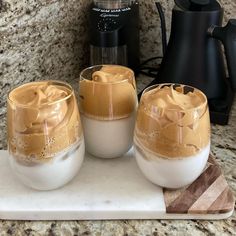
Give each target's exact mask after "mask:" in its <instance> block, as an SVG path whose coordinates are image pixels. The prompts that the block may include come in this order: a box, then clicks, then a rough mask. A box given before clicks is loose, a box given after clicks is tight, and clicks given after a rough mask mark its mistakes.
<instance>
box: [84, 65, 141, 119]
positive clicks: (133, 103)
mask: <svg viewBox="0 0 236 236" xmlns="http://www.w3.org/2000/svg"><path fill="white" fill-rule="evenodd" d="M136 107H137V95H136V87H135V80H134V73H133V71H132V70H130V69H129V68H126V67H123V66H116V65H105V66H102V67H101V69H100V70H98V71H95V72H94V73H93V74H92V75H91V78H85V79H82V80H81V81H80V111H81V112H82V113H83V114H84V115H86V116H88V117H91V118H94V119H98V120H117V119H122V118H125V117H128V116H129V115H130V114H131V113H133V112H134V111H135V109H136Z"/></svg>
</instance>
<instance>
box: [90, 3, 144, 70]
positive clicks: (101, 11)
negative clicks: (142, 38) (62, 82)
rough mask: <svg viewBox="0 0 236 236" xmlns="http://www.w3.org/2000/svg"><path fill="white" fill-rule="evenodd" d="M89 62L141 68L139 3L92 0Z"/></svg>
mask: <svg viewBox="0 0 236 236" xmlns="http://www.w3.org/2000/svg"><path fill="white" fill-rule="evenodd" d="M89 21H90V23H89V30H90V64H91V65H99V64H119V65H125V66H128V67H130V68H132V69H133V70H134V71H135V72H137V71H138V68H139V63H140V62H139V4H138V2H137V1H130V0H105V1H104V0H103V1H101V0H98V1H93V3H92V5H91V8H90V20H89Z"/></svg>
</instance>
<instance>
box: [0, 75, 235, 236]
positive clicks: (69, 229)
mask: <svg viewBox="0 0 236 236" xmlns="http://www.w3.org/2000/svg"><path fill="white" fill-rule="evenodd" d="M151 80H152V79H151V78H149V77H146V76H139V77H138V78H137V87H138V91H141V90H142V89H143V88H144V87H145V86H146V85H147V84H149V83H150V82H151ZM71 84H72V85H73V87H74V89H75V90H76V91H78V80H74V81H72V82H71ZM7 92H8V91H5V93H7ZM0 116H1V121H0V129H1V131H2V132H1V133H0V148H1V149H6V148H7V144H6V143H7V142H6V103H5V101H3V102H2V103H1V104H0ZM235 140H236V99H235V101H234V105H233V109H232V113H231V117H230V120H229V125H227V126H219V125H212V153H213V154H214V155H215V156H216V159H217V161H218V163H219V164H220V166H221V168H222V170H223V172H224V174H225V177H226V179H227V181H228V183H229V185H230V187H231V189H232V190H233V192H234V195H235V196H236V148H235V146H236V145H235V143H236V141H235ZM235 229H236V213H235V212H234V214H233V216H232V217H231V218H229V219H227V220H220V221H206V220H205V221H198V220H184V221H183V220H181V221H179V220H175V221H173V220H172V221H170V220H116V221H36V222H30V221H4V220H3V221H0V235H127V236H128V235H132V236H138V235H194V236H195V235H236V230H235Z"/></svg>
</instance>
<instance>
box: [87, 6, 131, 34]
mask: <svg viewBox="0 0 236 236" xmlns="http://www.w3.org/2000/svg"><path fill="white" fill-rule="evenodd" d="M130 11H131V8H130V7H127V8H122V9H101V8H96V7H93V8H92V11H91V18H92V22H91V23H92V27H96V28H97V30H98V31H100V32H108V31H114V30H118V29H119V28H121V27H122V26H123V25H124V24H125V23H126V22H125V19H127V18H126V16H127V15H128V14H129V13H130Z"/></svg>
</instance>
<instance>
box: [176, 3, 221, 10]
mask: <svg viewBox="0 0 236 236" xmlns="http://www.w3.org/2000/svg"><path fill="white" fill-rule="evenodd" d="M175 4H176V5H177V6H178V7H179V8H180V9H181V10H184V11H215V10H219V9H221V6H220V4H219V3H218V2H217V1H216V0H175Z"/></svg>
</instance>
